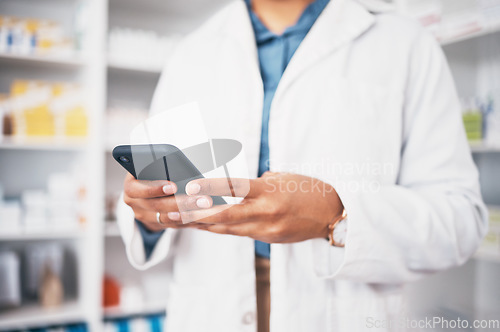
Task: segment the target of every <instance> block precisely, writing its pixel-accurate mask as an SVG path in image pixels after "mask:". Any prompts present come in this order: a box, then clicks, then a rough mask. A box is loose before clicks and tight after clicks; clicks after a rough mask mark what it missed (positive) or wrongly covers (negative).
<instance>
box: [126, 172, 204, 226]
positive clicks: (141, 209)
mask: <svg viewBox="0 0 500 332" xmlns="http://www.w3.org/2000/svg"><path fill="white" fill-rule="evenodd" d="M176 192H177V186H176V185H175V183H173V182H169V181H141V180H136V179H135V178H134V177H133V176H132V175H130V174H127V176H126V177H125V182H124V194H123V200H124V201H125V204H127V205H128V206H130V207H131V208H132V210H134V214H135V218H136V219H137V220H139V221H140V222H142V223H143V224H144V226H146V228H148V229H149V230H151V231H160V230H163V229H165V228H185V227H196V223H193V224H186V225H183V224H182V222H180V221H179V220H172V219H169V218H168V216H169V213H170V215H172V214H173V215H175V214H179V211H188V210H195V209H206V208H210V207H211V206H212V197H210V196H206V195H192V196H186V195H175V196H174V194H175V193H176ZM157 212H160V221H161V224H159V223H158V221H157V220H156V213H157Z"/></svg>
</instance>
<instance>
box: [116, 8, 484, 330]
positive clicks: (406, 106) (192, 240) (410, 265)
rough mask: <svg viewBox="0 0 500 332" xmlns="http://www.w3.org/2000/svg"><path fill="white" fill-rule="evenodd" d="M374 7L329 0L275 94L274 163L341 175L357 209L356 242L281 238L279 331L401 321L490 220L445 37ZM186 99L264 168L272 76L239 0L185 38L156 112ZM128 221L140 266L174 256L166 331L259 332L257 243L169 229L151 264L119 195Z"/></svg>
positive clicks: (276, 291)
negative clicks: (267, 76) (416, 295)
mask: <svg viewBox="0 0 500 332" xmlns="http://www.w3.org/2000/svg"><path fill="white" fill-rule="evenodd" d="M377 8H378V7H377V3H376V2H374V1H363V2H362V1H354V0H335V1H331V3H330V4H329V5H328V6H327V7H326V8H325V10H324V12H323V13H322V14H321V15H320V17H319V18H318V20H317V21H316V23H315V24H314V26H313V27H312V29H311V30H310V32H309V34H308V35H307V36H306V38H305V39H304V41H303V42H302V44H301V45H300V47H299V48H298V50H297V51H296V53H295V55H294V56H293V58H292V60H291V62H290V64H289V65H288V67H287V69H286V71H285V73H284V75H283V77H282V79H281V82H280V85H279V87H278V89H277V91H276V95H275V97H274V100H273V104H272V107H271V118H270V123H269V146H270V165H271V170H272V171H290V172H299V173H303V174H307V175H310V176H314V177H317V178H319V179H321V180H323V181H325V182H328V183H330V184H332V185H333V186H335V187H336V188H337V191H338V193H339V196H340V198H341V199H342V201H343V203H344V206H345V208H346V209H347V211H348V214H349V220H348V234H347V245H346V247H345V249H341V248H334V247H331V246H329V245H328V242H327V241H326V240H323V239H315V240H308V241H304V242H300V243H293V244H272V245H271V323H270V324H271V331H272V332H305V331H335V332H353V331H359V330H364V329H366V327H367V319H369V317H372V319H395V318H400V317H402V316H404V315H405V299H404V298H403V296H402V286H403V285H404V284H405V283H407V282H409V281H412V280H415V279H417V278H419V277H421V276H423V275H427V274H429V273H431V272H434V271H440V270H443V269H447V268H450V267H452V266H456V265H459V264H462V263H464V262H465V261H466V260H467V259H468V257H470V255H471V254H472V253H473V252H474V251H475V249H476V247H477V246H478V243H479V242H480V239H481V238H482V236H483V235H484V234H485V231H486V227H487V226H486V225H487V212H486V209H485V206H484V204H483V203H482V199H481V195H480V191H479V186H478V173H477V170H476V168H475V166H474V164H473V161H472V158H471V154H470V151H469V148H468V144H467V141H466V138H465V135H464V130H463V126H462V122H461V115H460V105H459V102H458V98H457V94H456V91H455V88H454V84H453V81H452V77H451V75H450V71H449V69H448V66H447V63H446V61H445V58H444V56H443V54H442V51H441V49H440V46H439V45H438V43H437V42H436V41H435V40H434V39H433V37H432V36H430V35H429V34H428V33H427V32H425V31H424V30H423V29H422V28H420V27H419V26H418V24H417V23H414V22H411V21H407V20H406V19H404V18H401V17H399V16H397V15H396V14H393V13H389V12H383V11H380V10H378V9H377ZM190 101H197V102H198V103H199V104H200V106H201V109H202V111H203V112H204V116H205V117H204V120H205V124H206V126H207V128H208V134H209V136H210V137H214V138H233V139H237V140H239V141H240V142H242V143H243V145H244V147H245V149H246V154H247V155H246V158H247V160H248V167H249V169H250V173H251V174H252V176H257V166H258V157H259V144H260V131H261V118H262V101H263V86H262V80H261V78H260V73H259V65H258V58H257V50H256V45H255V41H254V35H253V30H252V26H251V23H250V20H249V17H248V13H247V9H246V7H245V4H244V2H243V1H235V2H233V3H230V4H229V5H227V6H226V7H225V8H224V9H223V10H221V11H220V12H219V13H218V14H216V15H215V16H214V17H213V18H212V19H210V20H209V21H208V22H207V23H205V24H204V25H203V26H202V27H201V28H200V29H198V30H197V31H196V32H194V33H193V34H191V35H190V36H189V37H187V38H186V39H185V40H184V41H183V42H182V43H181V45H180V46H179V47H178V48H177V50H176V52H175V54H174V55H173V56H172V58H171V59H170V61H169V62H168V65H167V66H166V68H165V70H164V72H163V74H162V77H161V79H160V82H159V84H158V87H157V90H156V94H155V97H154V99H153V105H152V112H153V113H154V112H157V111H161V110H164V109H167V108H171V107H173V106H177V105H180V104H183V103H186V102H190ZM119 224H120V228H121V231H122V235H123V240H124V242H125V245H126V251H127V255H128V257H129V260H130V262H131V264H132V265H133V266H135V267H136V268H138V269H147V268H149V267H151V266H153V265H155V264H158V263H159V262H161V261H163V260H165V259H168V260H170V263H171V264H172V266H173V268H172V280H171V282H169V284H168V285H167V284H165V287H170V295H169V297H168V299H167V300H168V301H167V302H168V305H167V312H168V317H167V331H168V332H191V331H192V332H200V331H209V332H225V331H227V332H235V331H256V320H255V313H256V298H255V275H254V241H253V240H252V239H250V238H244V237H236V236H230V235H216V234H212V233H209V232H204V231H198V230H180V231H177V230H167V231H166V232H165V233H164V235H163V236H162V238H161V239H160V240H159V242H158V244H157V246H156V247H155V250H154V252H153V254H152V257H151V258H150V259H149V260H148V261H146V260H145V255H144V249H143V244H142V239H141V236H140V233H139V231H138V229H137V227H136V225H135V224H134V222H133V214H132V210H131V209H130V208H128V207H127V206H125V205H124V204H123V203H122V204H120V207H119ZM382 330H383V329H380V331H382ZM393 330H398V331H399V330H401V329H399V328H397V329H396V328H394V329H393Z"/></svg>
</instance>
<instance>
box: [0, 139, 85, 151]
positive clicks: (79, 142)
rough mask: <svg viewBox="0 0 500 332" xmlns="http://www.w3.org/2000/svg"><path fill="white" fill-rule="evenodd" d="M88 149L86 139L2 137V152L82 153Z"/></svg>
mask: <svg viewBox="0 0 500 332" xmlns="http://www.w3.org/2000/svg"><path fill="white" fill-rule="evenodd" d="M86 147H87V142H86V141H85V140H84V139H76V138H75V139H69V138H65V139H54V138H22V139H21V138H7V137H3V138H2V137H0V150H47V151H82V150H84V149H85V148H86Z"/></svg>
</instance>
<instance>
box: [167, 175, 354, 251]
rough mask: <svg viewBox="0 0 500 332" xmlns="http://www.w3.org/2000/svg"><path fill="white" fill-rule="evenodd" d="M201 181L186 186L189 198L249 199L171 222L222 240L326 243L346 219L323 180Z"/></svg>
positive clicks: (278, 177) (179, 215)
mask: <svg viewBox="0 0 500 332" xmlns="http://www.w3.org/2000/svg"><path fill="white" fill-rule="evenodd" d="M230 180H231V181H230V185H228V180H227V179H225V178H224V179H198V180H193V181H191V182H189V183H188V184H187V186H186V192H187V194H188V195H210V196H236V197H244V199H243V201H242V202H241V203H240V204H234V205H230V206H227V205H219V206H214V207H211V208H208V209H203V210H194V211H185V212H180V213H178V212H177V213H175V212H174V213H172V214H170V213H169V218H170V219H172V220H175V219H177V220H180V219H182V221H183V222H184V223H187V222H192V221H196V222H197V223H200V224H202V225H198V226H196V228H199V229H203V230H207V231H209V232H213V233H219V234H232V235H238V236H248V237H251V238H253V239H255V240H260V241H264V242H267V243H291V242H300V241H304V240H308V239H314V238H327V237H328V225H329V224H330V223H331V222H332V220H334V219H335V218H338V217H340V216H341V215H342V211H343V208H344V207H343V205H342V202H341V201H340V198H339V196H338V195H337V192H336V191H335V189H334V188H333V187H332V186H331V185H329V184H327V183H325V182H322V181H320V180H318V179H315V178H311V177H307V176H303V175H298V174H290V173H271V172H266V173H264V175H263V176H262V177H260V178H258V179H255V180H248V179H230Z"/></svg>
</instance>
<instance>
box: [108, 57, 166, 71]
mask: <svg viewBox="0 0 500 332" xmlns="http://www.w3.org/2000/svg"><path fill="white" fill-rule="evenodd" d="M108 68H109V69H113V70H121V71H130V72H137V73H146V74H155V75H160V73H161V71H162V68H161V66H154V65H147V64H139V65H137V64H130V63H127V62H118V61H111V60H110V61H108Z"/></svg>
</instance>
